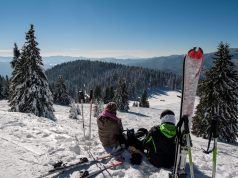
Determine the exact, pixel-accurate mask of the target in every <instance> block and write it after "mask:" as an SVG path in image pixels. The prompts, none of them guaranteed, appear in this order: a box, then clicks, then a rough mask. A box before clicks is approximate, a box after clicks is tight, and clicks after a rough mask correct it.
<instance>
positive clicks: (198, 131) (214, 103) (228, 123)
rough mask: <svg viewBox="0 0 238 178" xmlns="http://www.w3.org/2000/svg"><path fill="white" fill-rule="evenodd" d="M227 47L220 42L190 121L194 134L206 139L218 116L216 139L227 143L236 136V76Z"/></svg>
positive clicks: (237, 92) (237, 81)
mask: <svg viewBox="0 0 238 178" xmlns="http://www.w3.org/2000/svg"><path fill="white" fill-rule="evenodd" d="M231 57H232V56H231V55H230V52H229V45H228V44H224V43H223V42H221V43H220V44H219V46H218V51H217V52H216V53H215V56H214V58H213V59H214V61H213V63H214V66H213V67H212V68H211V69H210V70H209V71H208V72H207V73H206V79H205V80H204V81H202V82H201V86H200V94H201V98H200V103H199V105H198V106H197V111H196V115H195V117H194V119H193V133H194V134H195V135H197V136H203V137H205V138H207V137H208V129H209V126H210V124H209V123H210V122H211V119H212V117H213V116H214V115H215V114H218V115H219V116H220V125H219V139H220V140H222V141H226V142H229V143H232V142H235V141H236V138H237V137H238V118H237V117H238V115H237V113H238V107H237V106H238V76H237V72H236V71H235V68H234V64H233V63H232V61H231Z"/></svg>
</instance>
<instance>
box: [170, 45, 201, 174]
mask: <svg viewBox="0 0 238 178" xmlns="http://www.w3.org/2000/svg"><path fill="white" fill-rule="evenodd" d="M202 62H203V51H202V49H201V48H193V49H191V50H190V51H189V52H188V54H187V55H186V56H185V58H184V63H183V89H182V100H181V110H180V121H179V122H178V124H177V139H176V155H175V164H174V169H173V172H172V174H170V177H171V178H185V177H186V175H187V174H186V172H185V166H186V157H187V155H189V166H190V176H191V177H192V178H193V177H194V173H193V163H192V153H191V138H190V127H191V122H192V116H193V108H194V102H195V96H196V92H197V85H198V81H199V77H200V72H201V69H202Z"/></svg>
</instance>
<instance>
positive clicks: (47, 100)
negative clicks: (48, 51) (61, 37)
mask: <svg viewBox="0 0 238 178" xmlns="http://www.w3.org/2000/svg"><path fill="white" fill-rule="evenodd" d="M34 33H35V30H34V28H33V25H31V27H30V30H29V31H28V32H27V33H26V42H25V44H24V46H23V48H22V52H21V54H20V56H19V58H18V60H17V62H16V63H15V64H14V65H15V66H14V71H13V73H15V75H14V77H13V78H12V80H11V88H10V90H11V97H10V104H9V105H10V107H11V109H10V110H11V111H16V112H24V113H33V114H35V115H36V116H42V117H46V118H50V119H54V118H55V117H54V114H53V111H54V109H53V97H52V93H51V91H50V89H49V84H48V80H47V77H46V75H45V72H44V70H43V68H42V67H41V66H42V65H43V63H42V58H41V56H40V49H39V48H37V45H38V43H37V42H36V41H35V38H36V37H35V35H34ZM14 56H15V55H14Z"/></svg>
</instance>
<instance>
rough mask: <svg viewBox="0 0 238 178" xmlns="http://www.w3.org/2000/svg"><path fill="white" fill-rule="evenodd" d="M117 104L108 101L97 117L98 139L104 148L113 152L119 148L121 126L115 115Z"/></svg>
mask: <svg viewBox="0 0 238 178" xmlns="http://www.w3.org/2000/svg"><path fill="white" fill-rule="evenodd" d="M116 114H117V104H116V103H115V102H109V103H108V104H107V105H106V107H105V109H104V110H103V112H102V113H101V114H100V115H99V117H98V119H97V125H98V134H99V139H100V141H101V142H102V145H103V147H104V149H105V150H106V151H107V152H109V153H115V152H117V151H118V150H120V149H121V147H120V144H121V143H122V142H123V141H122V139H123V135H122V133H123V127H122V122H121V119H120V118H118V117H117V116H116Z"/></svg>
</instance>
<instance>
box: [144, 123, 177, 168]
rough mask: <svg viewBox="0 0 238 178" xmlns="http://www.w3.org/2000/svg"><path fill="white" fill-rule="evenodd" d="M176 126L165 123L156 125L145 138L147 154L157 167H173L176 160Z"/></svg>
mask: <svg viewBox="0 0 238 178" xmlns="http://www.w3.org/2000/svg"><path fill="white" fill-rule="evenodd" d="M175 136H176V126H175V125H173V124H169V123H163V124H161V125H158V126H154V127H152V128H151V130H150V131H149V134H148V135H147V137H146V139H145V140H144V143H143V144H144V149H145V151H147V152H146V156H147V158H148V160H149V161H150V163H151V164H153V165H154V166H156V167H164V168H171V167H172V166H173V164H174V160H175V149H176V144H175Z"/></svg>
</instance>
